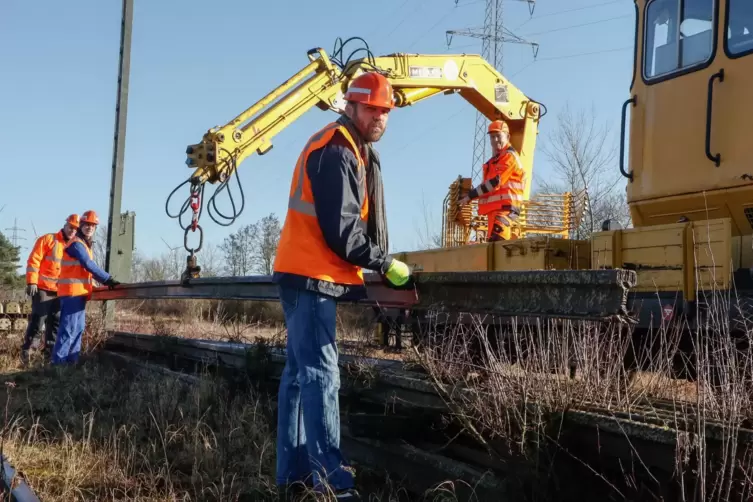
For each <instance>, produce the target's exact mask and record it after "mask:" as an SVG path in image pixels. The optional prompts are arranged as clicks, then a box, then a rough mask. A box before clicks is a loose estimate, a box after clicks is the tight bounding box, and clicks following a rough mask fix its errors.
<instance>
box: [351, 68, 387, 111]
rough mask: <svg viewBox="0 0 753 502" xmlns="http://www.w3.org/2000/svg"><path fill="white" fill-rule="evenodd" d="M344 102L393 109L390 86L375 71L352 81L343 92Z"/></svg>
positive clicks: (385, 79) (384, 78)
mask: <svg viewBox="0 0 753 502" xmlns="http://www.w3.org/2000/svg"><path fill="white" fill-rule="evenodd" d="M345 100H346V101H352V102H355V103H363V104H365V105H371V106H379V107H382V108H389V109H392V108H394V107H395V98H394V96H393V95H392V84H390V82H389V80H387V78H386V77H385V76H384V75H382V74H381V73H377V72H375V71H370V72H367V73H364V74H363V75H359V76H358V77H357V78H356V79H355V80H353V82H352V83H351V84H350V87H348V90H347V91H346V92H345Z"/></svg>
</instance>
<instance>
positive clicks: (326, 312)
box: [277, 286, 354, 490]
mask: <svg viewBox="0 0 753 502" xmlns="http://www.w3.org/2000/svg"><path fill="white" fill-rule="evenodd" d="M279 292H280V300H281V303H282V308H283V311H284V313H285V324H286V326H287V331H288V340H287V361H286V362H285V369H284V370H283V372H282V378H281V380H280V390H279V394H278V404H277V411H278V418H277V484H278V485H284V484H289V483H294V482H297V481H305V480H307V479H311V477H312V475H313V479H311V480H312V481H313V485H314V487H315V488H318V487H320V486H321V485H322V482H323V481H326V482H327V483H328V484H329V485H330V486H331V487H332V488H334V489H335V490H344V489H347V488H353V484H354V480H353V474H352V473H351V472H350V471H348V470H346V469H343V467H347V465H346V464H345V460H344V458H343V455H342V453H341V452H340V401H339V396H338V392H339V390H340V370H339V368H338V366H337V357H338V351H337V344H336V343H335V326H336V324H335V322H336V315H337V314H336V309H337V304H336V302H335V300H334V299H332V298H330V297H327V296H323V295H320V294H317V293H313V292H311V291H306V290H299V289H295V288H287V287H283V286H279Z"/></svg>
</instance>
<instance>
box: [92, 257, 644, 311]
mask: <svg viewBox="0 0 753 502" xmlns="http://www.w3.org/2000/svg"><path fill="white" fill-rule="evenodd" d="M365 282H366V290H367V295H368V296H367V298H366V299H364V300H360V301H357V302H355V303H359V304H364V305H371V306H376V307H387V308H390V307H393V308H394V307H396V308H403V309H416V310H427V311H428V310H431V311H436V312H452V313H456V312H467V313H481V314H492V315H499V316H523V317H525V316H535V317H559V318H575V319H594V320H599V319H605V318H611V317H615V316H619V317H622V318H629V317H631V316H630V314H629V313H628V312H627V295H628V291H629V289H630V288H632V287H633V286H635V284H636V273H635V272H634V271H631V270H621V269H613V270H532V271H514V272H507V271H499V272H419V273H415V274H414V276H413V280H412V281H411V284H410V285H409V286H407V287H402V288H393V287H390V286H388V285H387V284H386V283H385V282H384V281H382V279H381V278H380V277H379V276H377V275H376V274H366V275H365ZM160 298H161V299H190V298H200V299H224V300H254V301H279V294H278V290H277V285H276V284H275V283H274V282H273V280H272V277H271V276H246V277H206V278H200V279H192V280H190V281H189V282H187V283H183V282H181V281H158V282H142V283H134V284H121V285H119V286H116V287H115V288H113V289H108V288H105V287H102V288H96V289H95V290H94V292H93V293H92V297H91V299H92V300H93V301H108V300H128V299H160Z"/></svg>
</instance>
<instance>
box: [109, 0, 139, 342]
mask: <svg viewBox="0 0 753 502" xmlns="http://www.w3.org/2000/svg"><path fill="white" fill-rule="evenodd" d="M132 26H133V0H123V14H122V17H121V26H120V64H119V67H118V94H117V101H116V105H115V137H114V138H113V152H112V176H111V178H110V209H109V214H108V217H107V251H106V257H105V269H106V270H107V271H108V272H109V273H111V274H115V273H117V272H122V269H123V265H127V266H128V268H129V269H130V260H125V261H127V262H129V263H126V264H123V263H119V262H122V261H124V260H123V259H122V258H120V259H119V255H122V253H119V252H118V251H116V248H117V244H118V243H116V242H113V240H116V241H117V240H119V239H118V238H117V237H115V239H113V236H114V235H115V236H118V235H122V234H123V233H124V232H125V230H124V229H123V226H124V225H123V224H124V223H125V222H124V221H122V220H123V216H122V215H121V214H120V203H121V198H122V195H123V159H124V154H125V140H126V117H127V111H128V80H129V75H130V70H131V29H132ZM114 251H115V252H114ZM127 255H128V256H130V253H127ZM129 271H130V270H129ZM116 278H117V279H118V280H124V279H126V278H125V277H116ZM104 309H105V325H106V326H108V327H109V325H110V324H111V323H112V320H113V316H114V306H113V305H112V304H111V303H110V302H105V304H104Z"/></svg>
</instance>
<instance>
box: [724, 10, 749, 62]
mask: <svg viewBox="0 0 753 502" xmlns="http://www.w3.org/2000/svg"><path fill="white" fill-rule="evenodd" d="M727 52H728V53H729V54H731V55H733V56H739V55H742V54H745V53H748V52H753V1H751V0H728V3H727Z"/></svg>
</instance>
